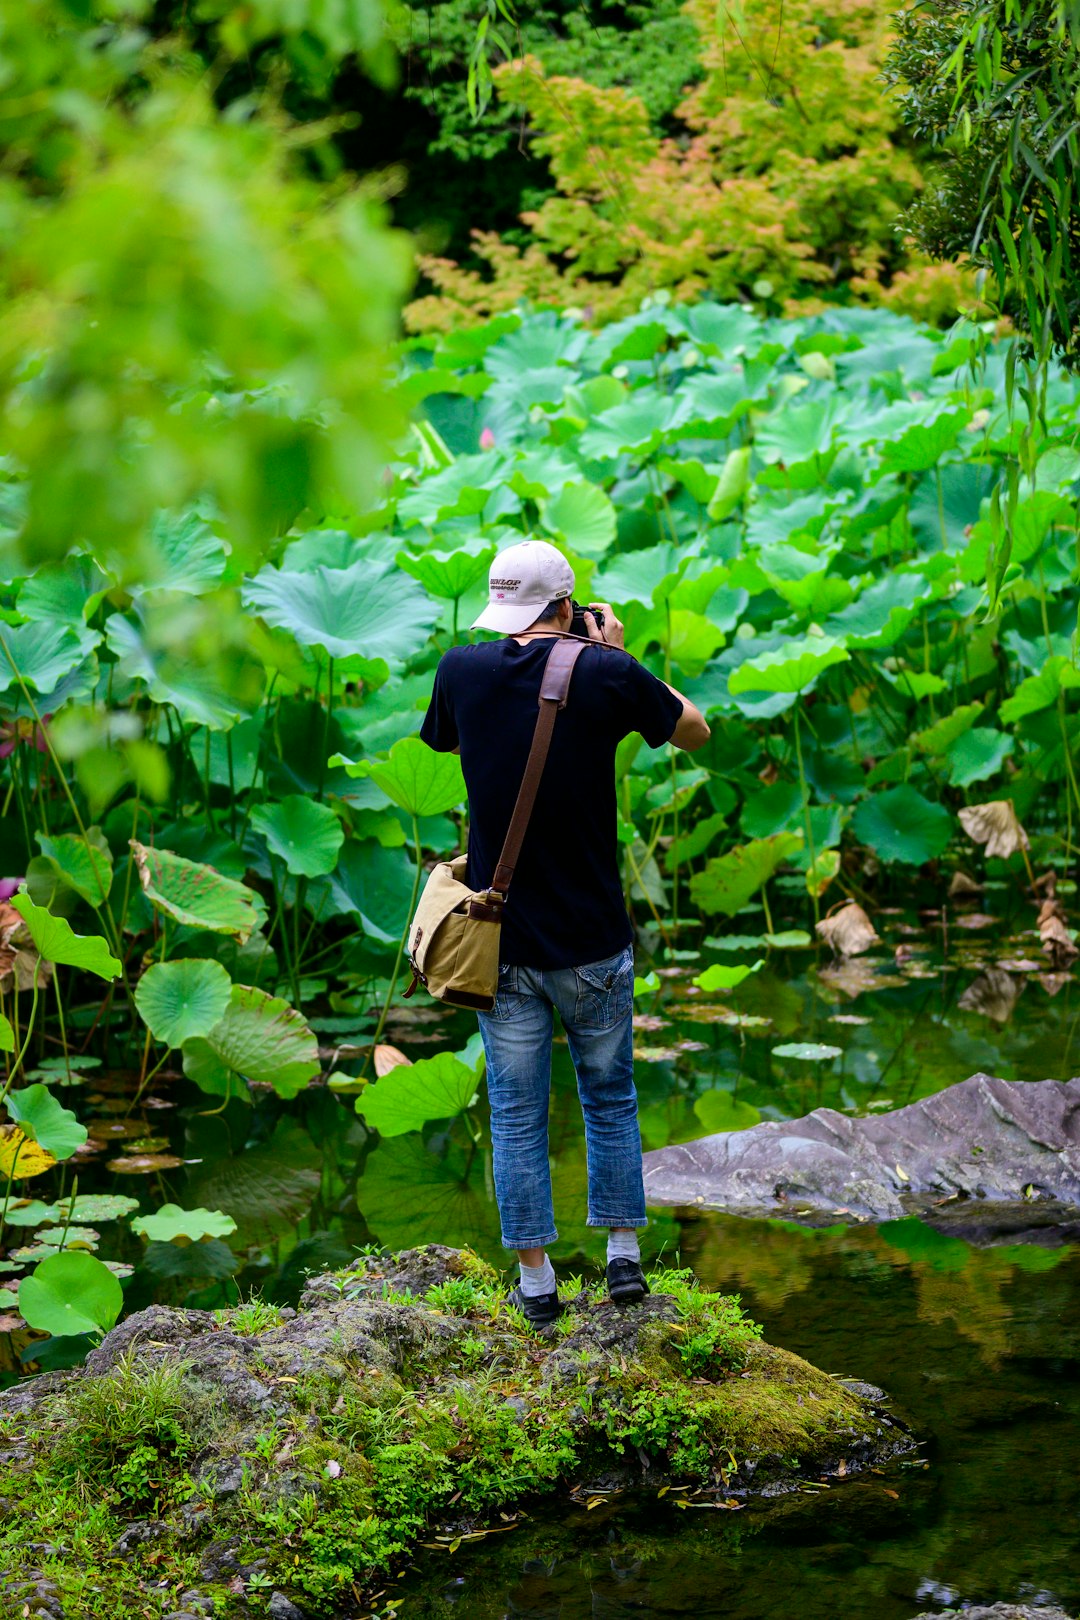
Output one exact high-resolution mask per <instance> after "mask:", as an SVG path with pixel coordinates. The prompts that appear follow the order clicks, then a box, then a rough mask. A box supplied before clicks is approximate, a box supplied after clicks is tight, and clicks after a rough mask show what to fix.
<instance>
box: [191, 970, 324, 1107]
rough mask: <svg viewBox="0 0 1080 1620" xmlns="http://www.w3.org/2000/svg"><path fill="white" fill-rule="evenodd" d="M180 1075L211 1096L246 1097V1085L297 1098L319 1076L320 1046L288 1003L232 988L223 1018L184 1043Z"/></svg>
mask: <svg viewBox="0 0 1080 1620" xmlns="http://www.w3.org/2000/svg"><path fill="white" fill-rule="evenodd" d="M183 1050H184V1073H185V1074H186V1075H187V1076H188V1078H189V1079H191V1080H194V1081H195V1083H196V1085H198V1086H201V1088H202V1089H203V1091H207V1092H210V1093H211V1095H213V1096H218V1097H228V1096H246V1095H247V1082H248V1081H254V1082H256V1083H258V1082H263V1083H265V1084H267V1085H270V1086H272V1087H273V1088H274V1090H275V1091H276V1092H277V1094H278V1096H280V1097H295V1096H296V1094H297V1092H298V1091H301V1090H302V1089H303V1088H304V1086H306V1085H307V1083H308V1081H309V1080H313V1079H314V1078H315V1076H316V1075H317V1074H318V1072H319V1043H318V1040H317V1038H316V1036H315V1035H314V1033H313V1032H312V1031H311V1030H310V1029H309V1028H308V1025H307V1023H306V1021H305V1019H304V1018H303V1016H302V1014H300V1013H298V1012H296V1011H295V1009H294V1008H292V1007H290V1006H289V1004H288V1002H287V1001H282V1000H280V999H279V998H278V997H275V996H270V995H267V993H266V991H265V990H256V989H254V988H253V987H252V986H251V985H244V984H234V985H233V987H232V992H231V995H230V998H229V1006H228V1008H227V1009H226V1011H225V1014H224V1016H223V1017H222V1018H221V1020H220V1021H219V1022H218V1023H217V1024H216V1025H215V1026H214V1028H213V1029H212V1030H211V1031H210V1032H209V1034H208V1035H205V1036H194V1037H192V1038H191V1039H190V1040H187V1041H185V1042H184V1048H183Z"/></svg>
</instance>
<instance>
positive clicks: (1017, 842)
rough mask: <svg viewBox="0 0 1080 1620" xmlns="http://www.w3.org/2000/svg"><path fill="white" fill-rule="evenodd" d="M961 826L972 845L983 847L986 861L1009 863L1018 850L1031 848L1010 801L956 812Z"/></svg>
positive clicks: (972, 806)
mask: <svg viewBox="0 0 1080 1620" xmlns="http://www.w3.org/2000/svg"><path fill="white" fill-rule="evenodd" d="M958 813H959V816H960V825H961V826H962V827H963V829H964V831H965V832H966V833H967V835H968V837H969V838H970V839H971V841H972V842H973V843H975V844H985V845H986V854H987V857H988V858H989V857H991V856H999V857H1000V858H1001V859H1002V860H1008V858H1009V856H1010V855H1015V854H1016V851H1017V850H1018V849H1025V850H1026V849H1028V848H1029V847H1030V844H1029V840H1028V835H1027V833H1026V832H1025V831H1024V829H1023V827H1022V826H1021V825H1020V818H1019V817H1018V816H1017V814H1016V811H1015V810H1014V809H1013V805H1012V800H1011V799H991V800H990V801H989V803H987V804H969V805H966V806H965V807H964V808H963V809H962V810H961V811H959V812H958Z"/></svg>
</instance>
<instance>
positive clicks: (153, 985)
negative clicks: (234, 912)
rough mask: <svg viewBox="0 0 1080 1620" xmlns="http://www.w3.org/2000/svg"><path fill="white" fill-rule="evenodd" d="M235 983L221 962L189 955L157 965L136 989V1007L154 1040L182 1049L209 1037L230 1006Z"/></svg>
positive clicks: (156, 963) (143, 977)
mask: <svg viewBox="0 0 1080 1620" xmlns="http://www.w3.org/2000/svg"><path fill="white" fill-rule="evenodd" d="M231 991H232V980H231V979H230V978H229V975H228V974H227V973H226V971H225V969H224V968H223V967H222V965H221V963H220V962H213V961H210V960H208V959H206V958H202V957H196V956H187V957H181V958H179V959H178V960H177V961H174V962H155V963H154V965H153V966H152V967H149V968H147V970H146V972H145V973H144V974H143V976H142V978H141V979H140V980H139V982H138V984H137V985H136V987H135V1005H136V1007H137V1008H138V1011H139V1015H140V1017H141V1018H142V1019H143V1022H144V1023H145V1024H146V1025H147V1026H148V1028H149V1030H150V1033H151V1034H152V1035H153V1037H154V1039H155V1040H157V1041H161V1043H162V1044H163V1045H164V1046H168V1047H176V1046H182V1045H183V1044H184V1042H185V1041H186V1040H188V1039H190V1038H191V1037H192V1036H194V1035H209V1033H210V1031H211V1030H212V1029H213V1027H214V1025H215V1024H216V1023H218V1021H219V1020H220V1019H221V1017H222V1016H223V1014H224V1012H225V1009H226V1007H227V1006H228V1005H229V996H230V994H231Z"/></svg>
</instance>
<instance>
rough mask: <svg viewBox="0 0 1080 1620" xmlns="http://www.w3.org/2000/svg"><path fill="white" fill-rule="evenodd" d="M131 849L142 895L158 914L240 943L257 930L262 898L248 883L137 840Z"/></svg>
mask: <svg viewBox="0 0 1080 1620" xmlns="http://www.w3.org/2000/svg"><path fill="white" fill-rule="evenodd" d="M131 848H132V851H133V852H134V855H135V863H136V866H137V867H138V872H139V878H140V881H141V883H142V887H143V893H144V894H145V895H146V897H147V899H148V900H149V901H150V904H151V905H152V906H153V907H154V909H155V910H156V911H160V912H163V913H164V914H165V916H166V917H171V918H172V919H173V920H174V921H175V922H178V923H183V924H184V925H185V926H186V927H188V928H203V929H206V930H207V932H209V933H211V934H228V935H229V936H230V937H231V938H232V939H238V940H240V942H241V943H243V941H244V940H245V939H247V938H248V936H249V934H252V933H253V932H254V931H255V929H256V928H257V927H258V925H259V920H260V918H259V910H258V909H257V908H256V903H257V902H258V896H257V895H256V894H255V893H254V891H253V890H251V889H249V888H246V887H245V885H244V884H243V883H237V882H236V881H235V879H233V878H227V877H222V875H221V873H220V872H217V871H215V870H214V868H213V867H212V866H206V865H204V864H203V863H202V862H201V861H189V860H185V859H184V857H183V856H182V855H174V854H173V852H172V851H171V850H168V849H149V848H148V847H147V846H146V845H145V844H140V843H139V842H138V840H137V839H134V838H133V839H132V840H131ZM259 905H260V907H261V902H259Z"/></svg>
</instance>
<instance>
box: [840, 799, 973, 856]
mask: <svg viewBox="0 0 1080 1620" xmlns="http://www.w3.org/2000/svg"><path fill="white" fill-rule="evenodd" d="M852 825H853V827H854V829H855V835H856V837H857V838H858V839H859V840H860V842H861V843H863V844H866V845H867V846H868V847H869V848H870V849H872V850H873V851H874V854H875V855H877V856H878V857H879V858H880V859H881V860H883V861H889V862H891V861H901V862H903V864H904V865H907V866H921V865H922V864H923V863H924V861H929V860H933V858H934V857H935V856H936V855H940V854H941V853H942V852H943V851H944V849H945V847H946V845H947V844H948V842H949V837H950V835H951V830H952V828H951V818H950V816H949V812H948V811H947V810H946V809H945V807H944V805H941V804H934V803H932V801H931V800H930V799H926V798H924V797H923V795H922V794H921V793H919V792H917V791H916V789H915V788H913V787H910V786H908V784H907V783H904V784H902V785H901V786H900V787H895V788H888V789H886V791H885V792H884V793H873V794H871V795H870V797H869V798H868V799H864V800H863V801H862V803H861V804H860V805H858V806H857V807H856V810H855V814H854V817H853V818H852Z"/></svg>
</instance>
